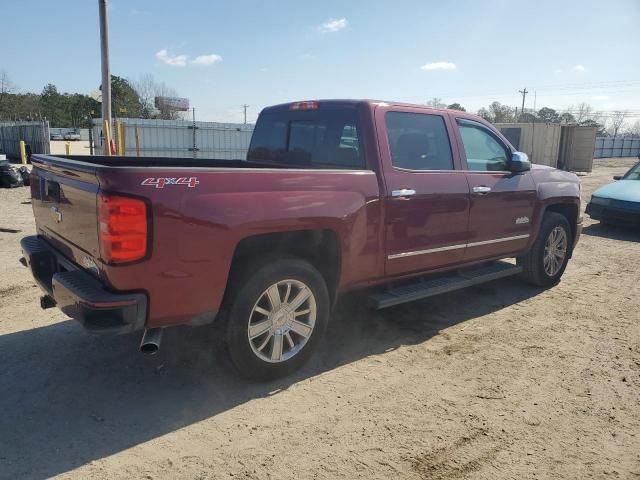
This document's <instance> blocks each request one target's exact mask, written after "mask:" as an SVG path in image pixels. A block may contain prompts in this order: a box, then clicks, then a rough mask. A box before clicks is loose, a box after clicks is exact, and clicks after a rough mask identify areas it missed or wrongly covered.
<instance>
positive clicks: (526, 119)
mask: <svg viewBox="0 0 640 480" xmlns="http://www.w3.org/2000/svg"><path fill="white" fill-rule="evenodd" d="M537 121H538V117H536V116H535V114H533V113H529V112H524V113H523V114H521V115H520V116H519V117H518V122H519V123H533V122H537Z"/></svg>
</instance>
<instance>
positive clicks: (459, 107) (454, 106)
mask: <svg viewBox="0 0 640 480" xmlns="http://www.w3.org/2000/svg"><path fill="white" fill-rule="evenodd" d="M447 108H448V109H449V110H460V111H461V112H466V111H467V110H466V109H465V108H464V107H463V106H462V105H460V104H459V103H452V104H451V105H447Z"/></svg>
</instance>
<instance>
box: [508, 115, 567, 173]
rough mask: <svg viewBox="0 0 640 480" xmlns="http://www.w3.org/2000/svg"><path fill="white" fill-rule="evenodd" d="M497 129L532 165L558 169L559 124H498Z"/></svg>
mask: <svg viewBox="0 0 640 480" xmlns="http://www.w3.org/2000/svg"><path fill="white" fill-rule="evenodd" d="M495 127H496V128H497V129H499V130H500V131H501V132H502V134H503V135H504V136H505V137H507V139H509V142H511V144H512V145H513V146H514V147H515V148H516V149H517V150H519V151H521V152H524V153H526V154H527V155H528V156H529V159H530V160H531V162H532V163H537V164H539V165H548V166H550V167H556V166H557V165H558V152H559V149H560V133H561V132H560V125H559V124H557V123H496V124H495Z"/></svg>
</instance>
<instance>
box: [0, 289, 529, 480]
mask: <svg viewBox="0 0 640 480" xmlns="http://www.w3.org/2000/svg"><path fill="white" fill-rule="evenodd" d="M539 292H540V290H538V289H535V288H532V287H529V286H526V285H524V284H521V283H520V282H513V280H508V279H507V280H498V281H495V282H493V283H489V284H486V285H483V286H480V287H476V288H472V289H468V290H465V291H462V292H455V293H450V294H447V295H443V296H440V297H437V298H433V299H430V300H425V301H422V302H416V303H413V304H410V305H406V306H399V307H395V308H390V309H387V310H384V311H381V312H372V311H370V310H367V309H365V308H364V307H363V306H362V305H363V302H362V300H363V296H362V295H360V294H353V295H350V296H349V297H347V298H344V299H343V300H341V302H340V304H339V305H338V307H337V310H336V312H335V314H334V316H333V320H332V325H331V326H330V328H329V331H328V333H327V337H326V339H325V341H324V343H323V345H322V346H321V348H320V351H319V353H318V354H317V355H316V357H315V358H314V360H313V361H312V362H311V363H310V364H308V365H307V366H306V367H305V368H303V369H302V370H301V371H300V372H298V373H297V374H295V375H294V376H292V377H288V378H285V379H282V380H279V381H276V382H271V383H268V384H256V383H250V382H247V381H244V380H242V379H239V378H237V377H236V376H235V375H234V374H233V373H232V372H229V371H228V370H227V369H225V368H223V367H222V366H221V365H220V364H219V363H218V362H217V361H216V359H215V355H213V354H212V352H211V351H210V349H209V348H208V346H207V342H206V340H205V338H206V335H204V334H203V333H204V331H203V329H201V328H199V329H195V328H193V329H189V328H184V329H174V330H169V331H167V333H166V335H165V338H164V339H163V348H162V349H161V352H160V353H159V354H158V355H156V356H154V357H144V356H142V355H141V354H140V353H139V352H138V342H139V340H140V338H139V335H135V336H121V337H92V336H89V335H87V334H86V333H85V332H83V331H82V329H81V327H80V326H79V325H77V324H76V323H75V322H73V321H65V322H61V323H57V324H53V325H50V326H47V327H42V328H36V329H31V330H25V331H21V332H17V333H12V334H7V335H4V336H1V337H0V368H1V370H0V392H1V395H0V412H1V413H0V477H1V478H49V477H52V476H55V475H58V474H62V473H65V472H68V471H70V470H73V469H75V468H77V467H80V466H82V465H85V464H87V463H89V462H91V461H93V460H98V459H101V458H104V457H107V456H109V455H113V454H116V453H118V452H120V451H123V450H125V449H128V448H130V447H133V446H135V445H138V444H140V443H143V442H147V441H149V440H153V439H154V438H157V437H160V436H162V435H165V434H167V433H170V432H172V431H175V430H177V429H180V428H182V427H185V426H188V425H191V424H193V423H196V422H199V421H201V420H205V419H208V418H211V417H214V416H216V415H218V414H220V413H221V412H225V411H227V410H230V409H233V408H234V407H236V406H238V405H241V404H243V403H245V402H247V401H248V400H251V399H255V398H260V397H268V396H272V395H277V394H278V393H279V392H280V391H282V390H285V389H287V388H288V387H289V386H291V385H293V384H295V383H297V382H299V381H301V380H304V379H308V378H312V377H314V376H317V375H320V374H322V373H323V372H326V371H329V370H332V369H335V368H338V367H340V366H343V365H346V364H349V363H352V362H355V361H358V360H360V359H363V358H366V357H369V356H372V355H379V354H384V353H385V352H388V351H390V350H393V349H396V348H398V347H401V346H403V345H413V344H419V343H423V342H425V341H428V340H429V339H430V338H432V337H434V336H436V335H438V333H439V332H440V331H441V330H443V329H446V328H447V327H449V326H452V325H455V324H459V323H461V322H465V321H467V320H470V319H473V318H476V317H479V316H482V315H486V314H489V313H492V312H495V311H498V310H501V309H502V308H504V307H507V306H510V305H512V304H515V303H517V302H520V301H522V300H524V299H527V298H530V297H532V296H534V295H536V294H537V293H539ZM425 368H428V365H425ZM212 447H213V448H215V445H212Z"/></svg>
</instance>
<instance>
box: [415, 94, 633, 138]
mask: <svg viewBox="0 0 640 480" xmlns="http://www.w3.org/2000/svg"><path fill="white" fill-rule="evenodd" d="M426 104H427V105H428V106H430V107H434V108H448V109H452V110H460V111H463V112H466V109H465V108H464V107H463V106H462V105H460V104H459V103H452V104H449V105H447V104H445V103H443V102H442V99H440V98H437V97H434V98H432V99H431V100H428V101H427V102H426ZM476 113H477V114H478V115H479V116H481V117H482V118H484V119H485V120H487V121H488V122H491V123H532V122H537V123H561V124H571V125H579V126H585V127H596V129H597V133H598V135H610V136H616V135H621V134H625V135H638V136H640V120H637V121H636V122H635V123H634V124H633V125H627V124H626V122H627V120H628V119H629V116H628V113H627V112H624V111H616V112H613V113H611V114H606V115H605V114H602V113H600V112H597V111H595V110H594V109H593V107H592V106H591V105H589V104H587V103H584V102H583V103H580V104H578V105H577V106H573V105H571V106H569V107H568V108H567V109H566V110H564V111H558V110H555V109H553V108H549V107H542V108H540V109H539V110H528V109H525V111H524V112H519V111H518V109H517V108H516V107H511V106H509V105H504V104H502V103H500V102H492V103H491V104H490V105H488V106H487V107H482V108H480V109H479V110H478V111H477V112H476Z"/></svg>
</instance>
